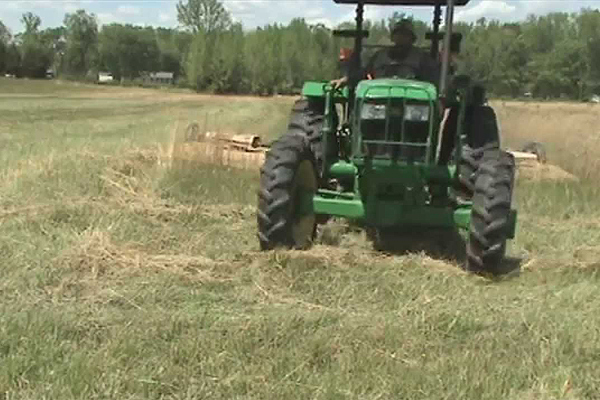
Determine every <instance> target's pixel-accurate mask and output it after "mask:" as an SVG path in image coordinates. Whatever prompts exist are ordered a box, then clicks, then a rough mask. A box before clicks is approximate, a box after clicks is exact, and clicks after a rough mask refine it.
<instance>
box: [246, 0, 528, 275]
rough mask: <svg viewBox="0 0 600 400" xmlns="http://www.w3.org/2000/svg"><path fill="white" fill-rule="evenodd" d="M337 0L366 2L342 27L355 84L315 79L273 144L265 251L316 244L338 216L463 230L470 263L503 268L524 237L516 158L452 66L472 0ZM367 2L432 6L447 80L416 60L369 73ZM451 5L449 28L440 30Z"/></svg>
mask: <svg viewBox="0 0 600 400" xmlns="http://www.w3.org/2000/svg"><path fill="white" fill-rule="evenodd" d="M335 2H336V3H353V4H357V8H356V29H355V30H345V31H336V32H334V34H336V35H340V36H344V37H352V38H354V49H353V52H352V54H353V55H352V57H351V59H350V66H349V72H348V75H347V79H346V82H347V85H346V86H344V87H343V88H342V87H339V86H337V84H333V83H330V82H306V83H305V85H304V87H303V93H302V94H303V96H302V98H301V99H300V100H298V101H297V102H296V103H295V105H294V107H293V110H292V113H291V120H290V121H289V125H288V130H287V132H286V133H285V134H283V135H282V136H281V137H280V138H279V139H278V140H276V141H275V142H274V143H273V144H272V146H271V148H270V150H269V152H268V153H267V155H266V159H265V162H264V165H263V167H262V169H261V181H260V189H259V196H258V215H257V218H258V238H259V242H260V246H261V249H263V250H269V249H273V248H275V247H279V246H283V247H288V248H307V247H308V246H310V244H311V242H312V241H313V239H314V237H315V232H316V227H317V224H318V223H322V222H324V221H326V220H327V218H328V217H332V216H335V217H343V218H348V219H351V220H355V221H358V222H361V223H362V224H364V225H365V226H367V227H368V228H369V229H374V230H376V231H382V230H387V229H388V228H405V229H414V228H421V227H424V228H449V229H462V230H464V231H466V232H467V233H468V239H467V242H466V250H467V265H466V267H467V268H468V269H469V270H471V271H477V272H487V273H497V272H499V271H500V269H501V264H502V260H503V258H504V255H505V251H506V250H505V249H506V242H507V240H508V239H512V238H514V234H515V227H516V216H517V213H516V211H515V210H513V209H512V206H511V204H512V197H513V196H512V194H513V185H514V174H515V161H514V158H513V156H512V155H511V154H510V153H508V152H506V151H504V150H502V149H501V148H500V137H499V132H498V124H497V121H496V115H495V113H494V111H493V109H492V108H490V107H489V106H487V105H486V103H485V93H484V89H483V88H482V87H481V86H479V85H477V84H475V83H474V82H472V81H471V79H469V77H467V76H462V75H461V76H454V75H452V73H451V72H450V71H451V59H450V56H451V52H454V53H456V52H458V51H459V49H460V36H458V35H455V34H453V32H452V22H453V16H454V10H455V6H457V5H465V4H466V3H467V2H468V1H466V0H462V1H452V0H448V1H434V0H431V1H411V0H401V1H349V0H348V1H346V0H335ZM365 4H368V5H394V6H397V5H410V6H415V5H423V6H430V7H433V14H434V18H433V31H432V32H430V33H428V35H427V37H428V39H430V40H431V47H430V48H429V49H426V50H424V49H420V51H421V53H420V54H421V55H422V56H423V57H430V58H429V59H425V61H427V62H429V63H430V64H429V65H431V63H432V62H437V63H438V66H439V69H438V71H439V75H438V76H439V78H438V79H435V81H433V82H432V81H426V80H423V79H418V78H416V77H415V76H417V75H418V72H415V74H413V75H410V74H408V76H407V75H406V74H405V71H406V70H407V69H408V70H410V68H413V69H414V66H415V65H417V63H415V62H414V60H413V61H410V60H406V59H405V60H404V61H402V60H401V61H400V62H398V63H397V64H400V65H397V66H398V67H399V68H398V69H397V71H399V72H398V73H395V72H392V73H391V74H387V75H386V76H381V75H380V76H375V77H372V76H366V75H367V74H366V72H365V68H364V63H363V62H362V60H361V54H362V50H363V39H364V38H365V37H367V36H368V32H366V31H363V28H362V26H363V12H364V6H365ZM444 7H445V11H446V23H445V26H446V27H447V32H440V24H441V19H442V9H443V8H444ZM406 26H409V25H408V24H406V25H405V26H401V27H400V28H399V29H398V31H399V32H400V31H401V29H404V28H405V27H406ZM404 30H406V29H404ZM400 33H402V32H400ZM398 40H399V42H401V38H398ZM440 44H442V46H441V47H442V51H441V57H440V50H439V47H440ZM414 51H419V49H417V50H414ZM407 58H408V59H410V58H411V57H407ZM438 60H439V61H438ZM403 62H404V63H406V65H401V64H402V63H403ZM411 63H412V64H411ZM418 65H422V64H418ZM339 109H341V110H342V112H338V110H339Z"/></svg>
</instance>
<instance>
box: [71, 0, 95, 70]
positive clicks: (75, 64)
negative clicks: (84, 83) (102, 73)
mask: <svg viewBox="0 0 600 400" xmlns="http://www.w3.org/2000/svg"><path fill="white" fill-rule="evenodd" d="M63 23H64V25H65V27H66V39H67V46H66V52H65V56H64V64H63V66H64V69H65V70H66V72H67V73H69V74H72V75H79V76H83V75H85V74H86V73H88V72H89V71H90V70H92V69H93V68H95V67H96V64H97V59H98V21H97V19H96V16H95V15H94V14H88V13H86V12H85V11H84V10H77V11H76V12H75V13H72V14H66V15H65V18H64V21H63Z"/></svg>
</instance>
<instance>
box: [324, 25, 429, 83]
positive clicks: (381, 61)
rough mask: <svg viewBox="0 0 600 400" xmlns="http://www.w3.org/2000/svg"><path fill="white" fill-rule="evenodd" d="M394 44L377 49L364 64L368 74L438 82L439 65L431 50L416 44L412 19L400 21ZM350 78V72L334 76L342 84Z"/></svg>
mask: <svg viewBox="0 0 600 400" xmlns="http://www.w3.org/2000/svg"><path fill="white" fill-rule="evenodd" d="M391 40H392V42H393V43H394V46H393V47H391V48H384V49H381V50H379V51H377V52H376V53H375V54H374V55H373V56H372V57H371V59H370V60H369V62H368V64H367V66H366V68H365V71H364V72H365V76H366V77H368V78H371V79H374V78H391V77H399V78H406V79H416V80H421V81H427V82H431V83H433V84H437V80H438V79H439V70H438V65H437V63H436V61H435V60H433V59H432V58H431V57H430V56H429V54H427V53H425V52H424V51H422V50H421V49H419V48H417V47H416V46H415V42H416V41H417V36H416V35H415V32H414V28H413V24H412V22H411V21H410V20H409V19H403V20H401V21H399V22H398V23H397V24H396V25H395V26H394V28H393V29H392V32H391ZM347 82H348V76H344V77H343V78H341V79H336V80H333V81H332V82H331V83H332V84H333V85H334V86H335V87H336V88H339V87H341V86H343V85H345V84H346V83H347Z"/></svg>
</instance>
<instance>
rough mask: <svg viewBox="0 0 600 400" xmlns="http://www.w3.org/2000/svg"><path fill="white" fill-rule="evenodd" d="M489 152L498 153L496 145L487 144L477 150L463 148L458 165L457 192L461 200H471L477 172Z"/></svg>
mask: <svg viewBox="0 0 600 400" xmlns="http://www.w3.org/2000/svg"><path fill="white" fill-rule="evenodd" d="M490 151H492V152H493V151H498V145H497V143H495V142H492V143H488V144H486V145H484V146H482V147H479V148H472V147H471V146H469V145H468V144H466V145H465V146H464V147H463V150H462V157H461V159H460V160H459V163H458V183H459V192H460V194H461V195H462V197H463V198H466V199H471V198H472V197H473V193H475V181H476V179H477V171H478V170H479V167H480V165H481V161H482V159H483V158H484V154H486V153H489V152H490Z"/></svg>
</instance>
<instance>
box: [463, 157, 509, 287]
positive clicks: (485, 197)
mask: <svg viewBox="0 0 600 400" xmlns="http://www.w3.org/2000/svg"><path fill="white" fill-rule="evenodd" d="M514 176H515V160H514V157H513V156H512V155H511V154H509V153H507V152H505V151H497V152H487V153H486V154H485V155H484V156H483V157H482V163H481V165H480V167H479V173H478V177H477V181H476V184H475V194H474V195H473V209H472V211H471V224H470V230H469V240H468V243H467V268H468V269H469V270H470V271H474V272H485V273H491V274H494V275H495V274H498V273H500V272H501V268H502V262H503V260H504V256H505V253H506V241H507V237H508V229H509V227H510V223H511V220H510V217H511V204H512V196H513V186H514Z"/></svg>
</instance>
